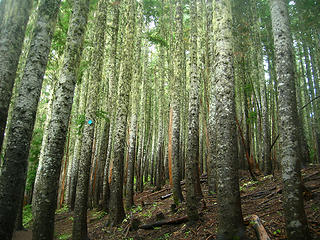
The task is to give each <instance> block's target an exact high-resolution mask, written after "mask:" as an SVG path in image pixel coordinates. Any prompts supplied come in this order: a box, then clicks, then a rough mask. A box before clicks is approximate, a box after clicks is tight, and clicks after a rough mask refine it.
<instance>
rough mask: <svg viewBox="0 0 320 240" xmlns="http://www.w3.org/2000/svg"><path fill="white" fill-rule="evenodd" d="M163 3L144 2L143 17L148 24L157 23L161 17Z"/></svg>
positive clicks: (154, 1) (151, 0) (154, 0)
mask: <svg viewBox="0 0 320 240" xmlns="http://www.w3.org/2000/svg"><path fill="white" fill-rule="evenodd" d="M161 12H162V11H161V1H157V0H143V15H144V16H145V18H146V20H147V22H151V21H155V22H157V21H158V19H159V17H160V15H161Z"/></svg>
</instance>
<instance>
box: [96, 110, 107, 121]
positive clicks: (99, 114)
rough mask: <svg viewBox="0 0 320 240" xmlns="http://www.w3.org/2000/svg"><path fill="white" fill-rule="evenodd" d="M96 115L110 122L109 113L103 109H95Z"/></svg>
mask: <svg viewBox="0 0 320 240" xmlns="http://www.w3.org/2000/svg"><path fill="white" fill-rule="evenodd" d="M96 116H97V118H100V119H104V120H106V121H107V122H110V118H109V114H108V113H107V112H105V111H103V110H97V111H96Z"/></svg>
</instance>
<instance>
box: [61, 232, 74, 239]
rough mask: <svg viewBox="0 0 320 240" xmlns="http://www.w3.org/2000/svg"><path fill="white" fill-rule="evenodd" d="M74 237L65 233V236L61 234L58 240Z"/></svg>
mask: <svg viewBox="0 0 320 240" xmlns="http://www.w3.org/2000/svg"><path fill="white" fill-rule="evenodd" d="M71 237H72V234H71V233H65V234H61V235H60V236H59V237H58V239H59V240H67V239H70V238H71Z"/></svg>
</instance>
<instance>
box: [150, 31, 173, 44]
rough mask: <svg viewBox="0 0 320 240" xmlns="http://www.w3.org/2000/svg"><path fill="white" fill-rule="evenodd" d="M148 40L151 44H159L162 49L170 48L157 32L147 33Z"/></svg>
mask: <svg viewBox="0 0 320 240" xmlns="http://www.w3.org/2000/svg"><path fill="white" fill-rule="evenodd" d="M146 39H148V41H150V42H151V43H154V44H157V45H159V46H161V47H168V43H167V41H166V40H165V39H164V38H163V37H162V36H160V34H159V33H157V32H156V31H149V32H147V33H146Z"/></svg>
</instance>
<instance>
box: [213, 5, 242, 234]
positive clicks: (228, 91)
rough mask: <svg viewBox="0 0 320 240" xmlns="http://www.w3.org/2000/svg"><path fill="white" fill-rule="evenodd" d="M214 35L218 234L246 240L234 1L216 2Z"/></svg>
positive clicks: (214, 6)
mask: <svg viewBox="0 0 320 240" xmlns="http://www.w3.org/2000/svg"><path fill="white" fill-rule="evenodd" d="M213 8H214V9H215V11H214V16H213V17H214V25H213V34H214V40H215V67H214V75H213V79H212V81H211V82H212V86H211V87H213V94H214V96H215V101H214V102H215V104H214V105H213V106H212V108H210V111H213V112H214V113H215V114H214V119H215V123H216V125H215V128H216V153H217V155H216V172H217V195H218V196H217V203H218V220H219V227H218V235H219V236H220V237H221V238H223V239H235V238H237V239H245V236H244V235H245V231H244V225H243V219H242V211H241V204H240V193H239V179H238V159H237V156H238V154H237V138H236V137H237V135H236V121H235V118H236V111H235V92H234V73H233V45H232V41H233V36H232V30H231V26H232V15H231V1H230V0H215V1H214V5H213Z"/></svg>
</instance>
